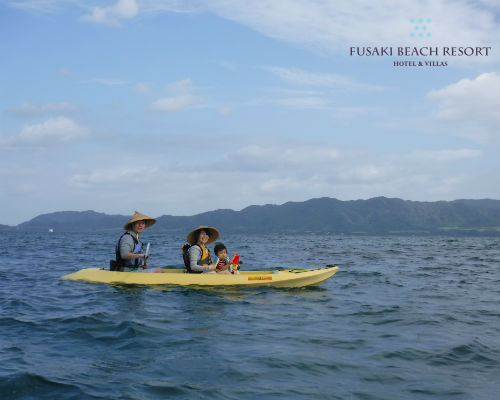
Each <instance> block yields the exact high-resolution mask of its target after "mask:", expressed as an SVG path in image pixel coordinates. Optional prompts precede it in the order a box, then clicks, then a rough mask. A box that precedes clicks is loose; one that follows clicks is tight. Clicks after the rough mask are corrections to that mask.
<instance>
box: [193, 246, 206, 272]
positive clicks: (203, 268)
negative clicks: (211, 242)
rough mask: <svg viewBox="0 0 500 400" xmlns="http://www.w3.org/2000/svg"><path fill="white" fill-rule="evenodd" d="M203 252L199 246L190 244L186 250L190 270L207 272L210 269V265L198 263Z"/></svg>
mask: <svg viewBox="0 0 500 400" xmlns="http://www.w3.org/2000/svg"><path fill="white" fill-rule="evenodd" d="M202 254H203V252H202V251H201V248H200V247H199V246H191V247H190V248H189V250H188V255H189V267H190V268H191V271H196V272H208V271H210V267H209V266H208V265H206V266H203V265H198V261H200V260H201V256H202Z"/></svg>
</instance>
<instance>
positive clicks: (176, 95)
mask: <svg viewBox="0 0 500 400" xmlns="http://www.w3.org/2000/svg"><path fill="white" fill-rule="evenodd" d="M193 91H194V85H193V81H192V80H191V79H183V80H180V81H177V82H173V83H170V84H169V85H167V87H166V88H165V92H166V94H167V96H166V97H162V98H160V99H158V100H156V101H155V102H153V103H152V104H151V106H150V108H151V110H153V111H159V112H176V111H181V110H184V109H185V108H188V107H190V106H192V105H194V104H195V103H196V102H197V101H198V98H197V96H195V95H194V94H193Z"/></svg>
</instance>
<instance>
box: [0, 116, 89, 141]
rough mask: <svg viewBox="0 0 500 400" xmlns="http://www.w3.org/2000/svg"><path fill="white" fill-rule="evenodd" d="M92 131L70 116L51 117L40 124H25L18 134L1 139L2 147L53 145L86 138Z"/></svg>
mask: <svg viewBox="0 0 500 400" xmlns="http://www.w3.org/2000/svg"><path fill="white" fill-rule="evenodd" d="M89 135H90V131H89V130H88V129H87V128H85V127H82V126H80V125H78V124H77V123H76V122H74V121H73V120H72V119H70V118H66V117H55V118H49V119H47V120H46V121H44V122H42V123H39V124H32V125H25V126H24V127H23V128H22V130H21V132H20V134H19V135H17V136H12V137H7V138H4V139H3V140H1V139H0V146H1V147H19V146H21V147H22V146H35V147H51V146H54V145H58V144H64V143H71V142H74V141H78V140H81V139H84V138H86V137H88V136H89Z"/></svg>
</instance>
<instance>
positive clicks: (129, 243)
mask: <svg viewBox="0 0 500 400" xmlns="http://www.w3.org/2000/svg"><path fill="white" fill-rule="evenodd" d="M134 245H135V243H134V239H132V236H130V235H125V236H123V237H122V240H121V241H120V257H121V258H122V259H123V260H134V259H136V258H144V254H134V253H133V251H134Z"/></svg>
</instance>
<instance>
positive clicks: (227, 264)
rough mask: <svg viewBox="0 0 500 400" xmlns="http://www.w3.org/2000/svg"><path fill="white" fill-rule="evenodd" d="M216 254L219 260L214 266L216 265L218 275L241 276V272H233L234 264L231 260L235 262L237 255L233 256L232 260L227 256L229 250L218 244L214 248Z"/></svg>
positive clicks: (222, 244)
mask: <svg viewBox="0 0 500 400" xmlns="http://www.w3.org/2000/svg"><path fill="white" fill-rule="evenodd" d="M214 254H215V255H216V256H217V259H216V260H215V262H214V264H215V265H216V267H215V272H217V273H218V274H237V275H239V273H240V272H239V271H238V270H237V269H235V270H234V271H233V270H232V264H231V260H234V258H235V257H236V253H235V254H233V258H232V259H231V260H230V259H229V257H228V256H227V248H226V246H225V245H224V243H220V242H219V243H216V244H215V246H214Z"/></svg>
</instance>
